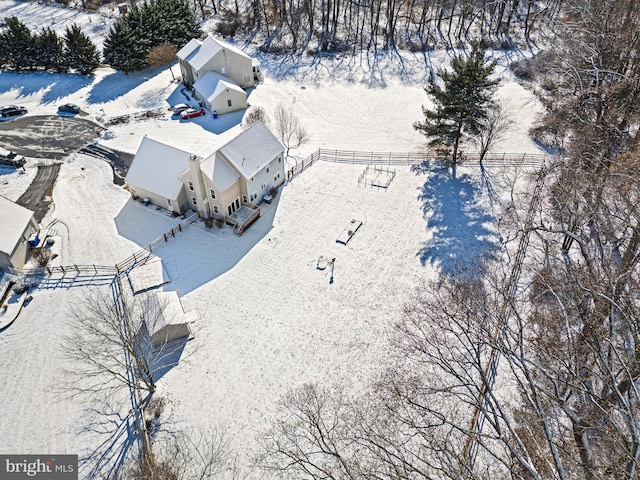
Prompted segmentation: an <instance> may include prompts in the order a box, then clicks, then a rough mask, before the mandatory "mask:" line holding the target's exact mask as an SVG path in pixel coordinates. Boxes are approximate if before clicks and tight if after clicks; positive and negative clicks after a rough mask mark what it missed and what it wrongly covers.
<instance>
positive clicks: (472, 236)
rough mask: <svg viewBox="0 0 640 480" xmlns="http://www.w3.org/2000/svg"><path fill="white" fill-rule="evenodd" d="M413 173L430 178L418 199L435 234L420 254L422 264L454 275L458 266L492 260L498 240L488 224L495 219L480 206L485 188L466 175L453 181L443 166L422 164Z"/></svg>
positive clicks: (453, 178)
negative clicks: (487, 259) (481, 260)
mask: <svg viewBox="0 0 640 480" xmlns="http://www.w3.org/2000/svg"><path fill="white" fill-rule="evenodd" d="M413 170H414V172H416V173H417V174H428V175H429V178H428V180H427V181H426V182H425V183H424V185H423V186H422V189H421V191H420V194H419V196H418V198H419V199H420V200H421V201H422V202H423V207H422V208H423V214H424V218H425V219H426V220H427V229H428V230H429V231H431V232H432V234H433V237H432V238H431V239H430V240H429V241H428V242H427V243H426V244H425V245H424V246H423V247H422V248H421V249H420V250H419V252H418V254H417V255H418V256H419V257H420V261H421V262H422V264H423V265H426V264H427V263H429V264H431V265H434V266H438V267H440V268H441V270H442V272H443V273H445V274H451V273H453V272H454V270H455V268H456V265H460V264H470V263H471V262H474V261H475V260H477V259H478V258H487V257H491V256H493V250H494V249H495V248H496V247H497V243H498V239H497V237H496V235H495V233H494V232H492V231H490V230H489V229H488V228H487V224H489V223H493V222H494V221H495V217H494V216H493V215H491V214H490V213H489V212H487V210H486V208H485V207H484V206H483V205H481V204H480V203H479V201H480V200H481V197H482V190H483V189H482V186H481V185H479V184H478V183H477V182H476V181H475V180H474V179H473V178H472V177H470V176H469V175H466V174H463V175H460V176H458V177H453V176H452V174H451V173H450V171H449V169H448V168H446V167H442V166H438V167H435V168H434V167H433V166H430V165H429V164H427V163H423V164H420V165H417V166H415V167H414V168H413Z"/></svg>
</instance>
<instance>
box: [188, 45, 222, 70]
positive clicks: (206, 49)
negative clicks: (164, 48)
mask: <svg viewBox="0 0 640 480" xmlns="http://www.w3.org/2000/svg"><path fill="white" fill-rule="evenodd" d="M221 51H222V45H220V43H219V42H218V41H217V40H215V39H213V38H211V37H207V38H205V39H204V41H203V42H202V43H201V44H200V46H199V47H198V49H197V51H194V52H193V54H191V55H190V56H189V58H188V59H187V61H188V62H189V65H191V67H193V68H194V69H195V70H200V69H201V68H202V67H204V66H205V64H206V63H207V62H208V61H209V60H211V59H212V58H213V57H215V56H216V55H217V54H218V53H220V52H221Z"/></svg>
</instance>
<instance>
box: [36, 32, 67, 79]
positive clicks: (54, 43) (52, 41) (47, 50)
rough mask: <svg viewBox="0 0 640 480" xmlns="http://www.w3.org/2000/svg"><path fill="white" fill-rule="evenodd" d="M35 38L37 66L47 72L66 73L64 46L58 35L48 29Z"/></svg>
mask: <svg viewBox="0 0 640 480" xmlns="http://www.w3.org/2000/svg"><path fill="white" fill-rule="evenodd" d="M34 38H35V57H36V58H35V62H36V65H37V66H38V67H42V68H44V69H45V70H47V71H54V72H63V71H65V61H64V44H63V41H62V39H61V38H60V37H59V36H58V34H57V33H56V32H55V31H53V30H51V28H49V27H46V28H43V29H42V32H40V33H39V34H37V35H35V37H34Z"/></svg>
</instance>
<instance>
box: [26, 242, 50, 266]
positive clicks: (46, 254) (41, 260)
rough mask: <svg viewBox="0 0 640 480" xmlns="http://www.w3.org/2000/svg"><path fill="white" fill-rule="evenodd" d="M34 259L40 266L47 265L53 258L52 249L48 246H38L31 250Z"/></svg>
mask: <svg viewBox="0 0 640 480" xmlns="http://www.w3.org/2000/svg"><path fill="white" fill-rule="evenodd" d="M31 255H32V256H33V259H34V260H35V261H36V262H37V263H38V266H39V267H46V266H47V265H48V264H49V260H51V250H49V249H47V248H42V247H37V248H34V249H33V250H31Z"/></svg>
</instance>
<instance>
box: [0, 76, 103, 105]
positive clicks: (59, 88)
mask: <svg viewBox="0 0 640 480" xmlns="http://www.w3.org/2000/svg"><path fill="white" fill-rule="evenodd" d="M92 81H93V77H88V76H84V75H78V74H59V73H46V72H21V73H14V72H1V73H0V92H8V91H10V90H14V89H15V90H17V91H18V92H19V94H18V96H19V97H28V96H30V95H33V94H36V93H38V92H42V91H44V92H45V93H44V95H43V97H42V102H43V103H51V102H55V101H58V100H59V99H61V98H64V97H67V96H69V95H72V94H74V93H75V92H77V91H78V90H80V89H82V88H84V87H86V86H87V85H90V84H91V82H92Z"/></svg>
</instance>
